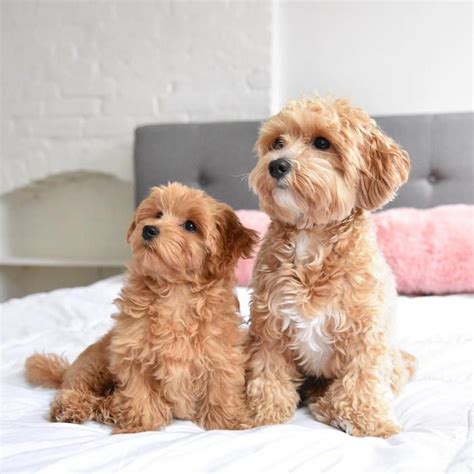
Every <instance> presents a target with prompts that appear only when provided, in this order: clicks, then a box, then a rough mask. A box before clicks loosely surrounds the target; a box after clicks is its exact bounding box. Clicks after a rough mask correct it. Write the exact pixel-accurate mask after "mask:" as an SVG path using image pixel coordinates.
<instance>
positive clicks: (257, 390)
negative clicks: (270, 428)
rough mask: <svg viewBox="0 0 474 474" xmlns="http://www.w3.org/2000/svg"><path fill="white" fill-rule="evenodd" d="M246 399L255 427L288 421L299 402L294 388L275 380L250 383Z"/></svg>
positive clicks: (291, 385) (259, 380)
mask: <svg viewBox="0 0 474 474" xmlns="http://www.w3.org/2000/svg"><path fill="white" fill-rule="evenodd" d="M247 398H248V401H249V404H250V408H251V411H252V418H253V423H254V424H255V426H260V425H276V424H279V423H285V422H286V421H289V420H290V419H291V418H292V417H293V415H294V413H295V411H296V408H297V406H298V402H299V395H298V392H297V391H296V388H295V386H294V385H293V384H288V383H281V382H279V381H277V380H261V379H255V380H252V381H250V382H249V383H248V385H247Z"/></svg>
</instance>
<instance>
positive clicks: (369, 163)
mask: <svg viewBox="0 0 474 474" xmlns="http://www.w3.org/2000/svg"><path fill="white" fill-rule="evenodd" d="M362 154H363V156H362V159H363V160H364V163H365V164H364V165H363V167H362V169H361V179H360V185H359V191H358V196H357V204H358V206H360V207H362V208H364V209H367V210H375V209H378V208H380V207H382V206H383V205H384V204H386V203H387V202H389V201H391V200H392V199H393V198H394V197H395V194H396V192H397V190H398V188H399V187H400V186H401V185H402V184H403V183H404V182H405V181H406V180H407V179H408V174H409V172H410V159H409V157H408V153H407V152H406V151H405V150H402V149H401V148H400V147H399V146H398V145H397V144H396V143H395V142H394V141H393V140H392V139H391V138H390V137H388V136H387V135H385V134H384V133H383V132H382V131H381V130H380V129H379V128H377V127H376V126H375V125H374V127H373V129H372V130H371V131H370V133H369V134H368V136H367V138H366V142H365V143H364V146H363V149H362Z"/></svg>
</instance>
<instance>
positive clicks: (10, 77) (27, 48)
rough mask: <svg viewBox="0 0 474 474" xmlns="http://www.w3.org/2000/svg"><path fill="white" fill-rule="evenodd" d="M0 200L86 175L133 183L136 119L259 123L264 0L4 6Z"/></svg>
mask: <svg viewBox="0 0 474 474" xmlns="http://www.w3.org/2000/svg"><path fill="white" fill-rule="evenodd" d="M1 10H2V28H1V30H2V33H1V34H2V71H3V72H2V75H3V76H2V128H1V132H2V141H3V146H2V156H1V159H2V170H3V172H2V178H3V179H2V183H1V188H0V193H5V192H9V191H12V190H15V189H17V188H20V187H23V186H25V185H28V184H29V183H31V182H32V181H35V180H39V179H42V178H44V177H45V176H48V175H51V174H57V173H65V172H72V171H75V170H86V171H93V172H103V173H108V174H111V175H113V176H116V177H118V178H121V179H124V180H131V179H132V176H131V146H132V137H133V135H132V132H133V129H134V127H136V126H137V125H139V124H142V123H150V122H171V121H190V120H193V121H210V120H235V119H252V118H261V117H264V116H265V115H267V114H268V112H269V102H270V97H269V95H270V70H269V69H270V50H271V38H270V25H271V18H270V17H271V5H270V2H264V1H262V2H260V1H259V2H225V1H217V0H216V1H212V2H198V1H175V2H172V1H169V2H167V1H156V2H151V1H107V2H98V1H77V2H72V1H66V0H62V1H61V0H57V1H45V0H43V1H29V0H22V1H17V0H14V1H8V0H3V1H2V2H1Z"/></svg>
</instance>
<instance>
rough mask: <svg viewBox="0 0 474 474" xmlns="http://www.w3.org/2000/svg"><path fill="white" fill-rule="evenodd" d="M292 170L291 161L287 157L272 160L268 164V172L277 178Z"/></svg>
mask: <svg viewBox="0 0 474 474" xmlns="http://www.w3.org/2000/svg"><path fill="white" fill-rule="evenodd" d="M290 171H291V163H290V162H289V161H288V160H286V159H285V158H278V159H277V160H272V161H270V163H269V164H268V172H269V173H270V176H271V177H272V178H275V179H277V180H278V179H282V178H284V177H285V176H286V175H287V174H288V173H289V172H290Z"/></svg>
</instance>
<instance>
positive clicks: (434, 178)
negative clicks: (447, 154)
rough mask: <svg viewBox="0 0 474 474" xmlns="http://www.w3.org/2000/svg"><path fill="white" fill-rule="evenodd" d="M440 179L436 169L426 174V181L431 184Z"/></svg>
mask: <svg viewBox="0 0 474 474" xmlns="http://www.w3.org/2000/svg"><path fill="white" fill-rule="evenodd" d="M440 179H441V177H440V175H439V173H438V172H437V171H432V172H431V173H430V174H429V175H428V181H429V182H430V183H431V184H435V183H437V182H438V181H439V180H440Z"/></svg>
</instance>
